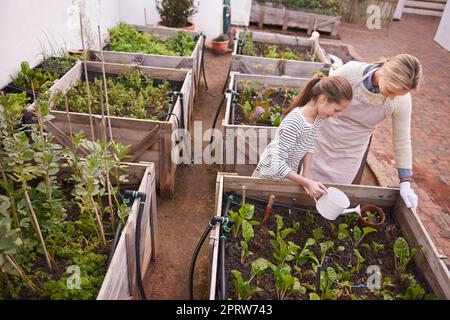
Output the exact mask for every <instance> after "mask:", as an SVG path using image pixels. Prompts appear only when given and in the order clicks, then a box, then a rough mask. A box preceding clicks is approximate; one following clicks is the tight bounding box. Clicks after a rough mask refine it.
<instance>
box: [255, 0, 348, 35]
mask: <svg viewBox="0 0 450 320" xmlns="http://www.w3.org/2000/svg"><path fill="white" fill-rule="evenodd" d="M250 22H254V23H258V26H259V27H260V28H262V27H263V26H264V25H275V26H281V28H282V30H287V29H288V28H289V27H291V28H299V29H305V30H307V33H308V35H310V34H311V33H312V32H313V31H314V30H317V31H322V32H328V33H330V34H331V35H332V36H337V34H338V27H339V24H340V23H341V17H340V16H327V15H323V14H315V13H310V12H304V11H300V10H291V9H286V8H284V7H283V8H279V7H278V8H277V7H274V6H272V3H270V2H268V3H265V4H259V3H257V2H255V1H253V2H252V9H251V12H250Z"/></svg>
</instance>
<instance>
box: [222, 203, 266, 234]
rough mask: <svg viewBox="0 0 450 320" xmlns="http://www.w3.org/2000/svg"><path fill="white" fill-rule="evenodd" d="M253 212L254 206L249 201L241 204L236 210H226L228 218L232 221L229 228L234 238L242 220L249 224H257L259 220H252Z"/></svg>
mask: <svg viewBox="0 0 450 320" xmlns="http://www.w3.org/2000/svg"><path fill="white" fill-rule="evenodd" d="M254 213H255V206H254V205H252V204H250V203H246V204H244V205H242V206H241V207H240V208H239V210H238V211H237V212H235V211H232V210H230V211H228V214H229V216H230V218H231V219H232V220H233V221H234V225H233V228H232V229H231V230H232V234H233V236H234V237H235V238H236V237H237V236H238V234H239V231H240V229H241V227H242V224H243V222H244V221H247V222H249V224H250V225H257V224H259V221H256V220H252V218H253V214H254Z"/></svg>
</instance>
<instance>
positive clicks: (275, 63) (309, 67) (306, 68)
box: [231, 30, 331, 78]
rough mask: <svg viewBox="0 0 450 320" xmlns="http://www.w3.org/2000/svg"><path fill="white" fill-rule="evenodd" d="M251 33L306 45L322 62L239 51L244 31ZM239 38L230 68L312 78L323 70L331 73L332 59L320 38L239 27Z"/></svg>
mask: <svg viewBox="0 0 450 320" xmlns="http://www.w3.org/2000/svg"><path fill="white" fill-rule="evenodd" d="M249 32H251V33H252V35H253V41H257V42H264V43H267V44H275V45H277V44H278V45H280V44H284V45H292V46H306V47H308V48H311V49H312V52H313V53H314V54H315V55H316V58H317V59H318V61H319V62H310V61H296V60H286V59H275V58H265V57H255V56H246V55H243V54H240V53H239V52H238V50H239V43H240V41H244V39H245V34H246V33H249ZM236 37H237V40H236V41H235V43H234V49H233V53H232V54H231V71H236V72H240V73H246V74H264V75H271V76H291V77H299V78H310V77H311V76H313V75H314V73H316V72H317V71H322V72H324V73H325V74H327V73H328V69H329V67H330V64H331V62H330V61H329V60H328V58H327V57H326V55H325V52H324V51H323V50H322V48H321V47H320V44H319V39H318V38H314V39H313V38H305V37H295V36H286V35H282V34H277V33H264V32H257V31H249V30H238V31H237V34H236Z"/></svg>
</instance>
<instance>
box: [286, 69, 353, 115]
mask: <svg viewBox="0 0 450 320" xmlns="http://www.w3.org/2000/svg"><path fill="white" fill-rule="evenodd" d="M321 94H323V95H324V96H325V97H326V98H327V100H328V101H329V102H335V103H341V102H342V101H343V100H345V101H350V100H352V98H353V90H352V86H351V85H350V82H348V80H347V79H345V78H344V77H342V76H329V77H313V78H311V79H309V80H308V82H306V84H305V86H304V87H303V88H301V89H300V90H299V93H298V95H297V96H296V97H295V99H294V100H293V101H292V102H291V104H290V105H289V107H288V108H287V109H286V110H285V111H284V113H283V117H286V116H287V115H288V114H289V112H291V111H292V110H294V109H295V108H296V107H301V106H304V105H305V104H307V103H308V102H309V101H311V100H316V99H317V98H318V97H319V95H321Z"/></svg>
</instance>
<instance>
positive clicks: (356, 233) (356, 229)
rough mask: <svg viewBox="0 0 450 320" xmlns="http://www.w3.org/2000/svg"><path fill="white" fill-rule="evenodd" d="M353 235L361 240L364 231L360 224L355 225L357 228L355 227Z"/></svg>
mask: <svg viewBox="0 0 450 320" xmlns="http://www.w3.org/2000/svg"><path fill="white" fill-rule="evenodd" d="M353 237H354V238H355V240H356V241H359V240H361V237H362V232H361V229H360V228H359V227H358V226H355V228H354V229H353Z"/></svg>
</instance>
